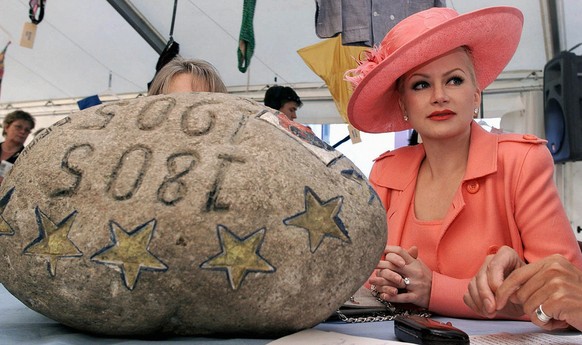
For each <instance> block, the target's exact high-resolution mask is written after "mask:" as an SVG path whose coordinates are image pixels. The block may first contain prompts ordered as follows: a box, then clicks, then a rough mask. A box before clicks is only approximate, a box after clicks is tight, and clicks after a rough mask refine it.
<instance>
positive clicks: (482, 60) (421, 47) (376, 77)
mask: <svg viewBox="0 0 582 345" xmlns="http://www.w3.org/2000/svg"><path fill="white" fill-rule="evenodd" d="M522 27H523V15H522V13H521V12H520V11H519V10H518V9H517V8H514V7H507V6H499V7H490V8H485V9H481V10H477V11H473V12H469V13H466V14H462V15H459V16H457V17H454V18H452V19H450V20H447V21H446V22H444V23H442V24H440V25H438V26H436V27H434V28H432V29H429V30H427V31H426V32H424V33H423V34H421V35H420V36H418V37H416V38H414V39H412V40H411V41H409V42H407V43H405V44H404V45H402V46H401V47H399V48H398V49H397V50H396V51H394V52H393V53H392V54H391V55H389V56H388V57H386V59H385V60H384V61H382V62H381V63H380V64H378V66H376V67H375V68H374V69H373V70H372V71H371V72H370V73H369V74H368V75H366V76H365V77H364V79H363V80H362V81H361V82H360V83H359V85H358V87H357V88H356V89H355V90H354V93H353V94H352V97H351V98H350V101H349V103H348V117H349V120H350V123H351V125H352V126H354V127H355V128H357V129H359V130H361V131H363V132H368V133H385V132H398V131H402V130H406V129H410V128H411V127H410V125H409V124H408V122H406V121H404V119H403V116H402V111H401V110H400V106H399V104H398V99H399V93H398V91H397V90H396V80H397V79H398V78H399V77H401V76H402V75H404V74H405V73H406V72H408V71H410V70H411V69H413V68H415V67H417V66H419V65H421V64H423V63H425V62H427V61H429V60H431V59H434V58H436V57H438V56H441V55H443V54H445V53H447V52H449V51H451V50H453V49H455V48H458V47H461V46H467V47H469V49H470V50H471V55H472V57H473V62H474V66H475V75H476V78H477V83H478V86H479V88H480V89H481V90H483V89H485V88H486V87H487V86H488V85H489V84H491V83H492V82H493V81H494V80H495V79H496V78H497V76H498V75H499V74H500V73H501V72H502V71H503V69H504V68H505V66H506V65H507V64H508V63H509V61H510V60H511V58H512V57H513V54H514V53H515V51H516V49H517V46H518V44H519V40H520V37H521V31H522Z"/></svg>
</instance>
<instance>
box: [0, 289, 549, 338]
mask: <svg viewBox="0 0 582 345" xmlns="http://www.w3.org/2000/svg"><path fill="white" fill-rule="evenodd" d="M435 319H437V320H440V321H451V322H452V323H453V325H454V326H456V327H458V328H460V329H462V330H464V331H465V332H467V333H468V334H469V335H478V334H491V333H500V332H508V333H514V334H517V333H528V332H539V331H540V329H539V328H537V327H536V326H535V325H533V324H532V323H530V322H523V321H489V320H487V321H479V320H464V319H450V318H442V317H436V318H435ZM315 328H316V329H319V330H324V331H334V332H339V333H344V334H348V335H354V336H362V337H369V338H377V339H384V340H396V337H395V336H394V324H393V322H391V321H385V322H372V323H360V324H346V323H343V322H328V323H321V324H319V325H318V326H316V327H315ZM271 340H272V339H241V338H237V339H220V338H199V337H172V338H168V339H164V340H163V341H160V340H157V339H156V340H135V339H123V338H103V337H97V336H92V335H88V334H84V333H82V332H80V331H77V330H75V329H71V328H68V327H65V326H63V325H61V324H59V323H57V322H55V321H53V320H51V319H49V318H47V317H45V316H43V315H41V314H39V313H37V312H35V311H33V310H31V309H29V308H28V307H26V306H25V305H24V304H22V303H21V302H20V301H19V300H18V299H16V298H15V297H13V296H12V295H11V294H10V293H9V292H8V291H7V290H6V289H5V288H4V286H3V285H1V284H0V344H2V345H11V344H27V345H40V344H43V345H48V344H53V345H56V344H58V345H63V344H116V345H117V344H123V345H129V344H154V343H155V344H157V345H159V344H160V343H163V344H211V345H223V344H224V345H230V344H243V345H246V344H249V345H251V344H252V345H263V344H267V343H269V342H270V341H271Z"/></svg>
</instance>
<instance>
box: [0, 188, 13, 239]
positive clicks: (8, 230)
mask: <svg viewBox="0 0 582 345" xmlns="http://www.w3.org/2000/svg"><path fill="white" fill-rule="evenodd" d="M12 193H14V187H12V188H10V190H8V192H6V194H4V196H3V197H2V199H0V235H9V236H10V235H14V229H12V226H10V224H9V223H8V221H6V219H5V218H4V210H5V209H6V205H8V202H9V201H10V198H11V197H12Z"/></svg>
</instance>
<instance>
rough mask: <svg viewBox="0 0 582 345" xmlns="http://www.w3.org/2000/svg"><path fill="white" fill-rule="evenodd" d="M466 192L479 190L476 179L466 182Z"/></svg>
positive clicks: (473, 192) (472, 192)
mask: <svg viewBox="0 0 582 345" xmlns="http://www.w3.org/2000/svg"><path fill="white" fill-rule="evenodd" d="M466 188H467V192H469V193H471V194H475V193H477V192H478V191H479V182H477V181H470V182H468V183H467V187H466Z"/></svg>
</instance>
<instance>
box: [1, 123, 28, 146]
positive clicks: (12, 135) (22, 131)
mask: <svg viewBox="0 0 582 345" xmlns="http://www.w3.org/2000/svg"><path fill="white" fill-rule="evenodd" d="M4 130H5V131H6V141H13V142H16V143H18V144H20V145H24V142H25V141H26V139H27V138H28V135H29V134H30V131H31V130H32V126H31V125H30V122H28V121H26V120H14V121H13V122H12V123H11V124H9V125H8V126H6V127H5V128H4Z"/></svg>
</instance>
